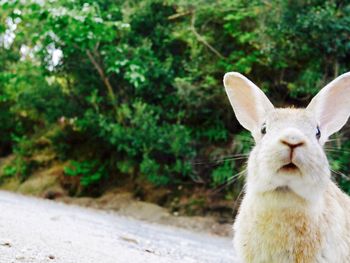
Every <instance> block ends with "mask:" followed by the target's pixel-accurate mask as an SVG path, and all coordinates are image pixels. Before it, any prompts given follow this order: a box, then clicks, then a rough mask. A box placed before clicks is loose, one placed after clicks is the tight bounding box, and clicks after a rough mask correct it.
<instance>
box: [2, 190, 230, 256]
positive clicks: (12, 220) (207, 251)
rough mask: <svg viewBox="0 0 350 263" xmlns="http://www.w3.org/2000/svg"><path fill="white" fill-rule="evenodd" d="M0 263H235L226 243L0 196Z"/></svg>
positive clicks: (92, 212) (29, 199)
mask: <svg viewBox="0 0 350 263" xmlns="http://www.w3.org/2000/svg"><path fill="white" fill-rule="evenodd" d="M0 211H1V212H0V262H1V263H11V262H25V263H31V262H35V263H41V262H58V263H90V262H91V263H92V262H93V263H97V262H98V263H124V262H125V263H141V262H142V263H148V262H155V263H163V262H164V263H172V262H181V263H187V262H188V263H193V262H198V263H206V262H208V263H229V262H230V263H237V260H236V259H235V256H234V252H233V249H232V242H231V239H230V238H224V237H217V236H214V235H209V234H201V233H193V232H191V231H189V230H183V229H179V228H176V227H167V226H164V225H159V224H155V223H153V224H152V223H147V222H144V221H138V220H135V219H131V218H128V217H125V216H120V215H118V214H116V213H112V212H110V213H108V212H104V211H99V210H94V209H87V208H81V207H77V206H72V205H66V204H62V203H55V202H52V201H48V200H42V199H37V198H32V197H24V196H21V195H17V194H13V193H9V192H0Z"/></svg>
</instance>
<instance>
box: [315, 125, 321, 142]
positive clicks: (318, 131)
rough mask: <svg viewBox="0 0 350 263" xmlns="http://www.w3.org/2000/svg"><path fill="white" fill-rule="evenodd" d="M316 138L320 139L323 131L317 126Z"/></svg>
mask: <svg viewBox="0 0 350 263" xmlns="http://www.w3.org/2000/svg"><path fill="white" fill-rule="evenodd" d="M316 138H317V140H319V139H320V138H321V131H320V128H319V127H318V126H317V131H316Z"/></svg>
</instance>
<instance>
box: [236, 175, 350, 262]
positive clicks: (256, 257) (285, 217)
mask: <svg viewBox="0 0 350 263" xmlns="http://www.w3.org/2000/svg"><path fill="white" fill-rule="evenodd" d="M234 233H235V238H234V243H235V244H234V245H235V248H236V250H237V253H238V254H239V256H240V258H242V259H244V262H262V263H263V262H265V263H271V262H284V263H287V262H295V263H313V262H317V263H330V262H332V263H345V262H349V261H350V201H349V198H348V197H347V196H346V195H345V194H343V193H342V192H341V191H340V190H339V188H338V187H337V186H336V185H334V183H333V182H329V186H328V187H327V189H326V191H325V194H324V199H322V200H319V202H316V203H314V204H312V205H310V204H308V203H306V202H305V201H304V200H303V199H301V198H300V197H299V196H297V195H296V194H294V193H293V192H291V191H289V190H277V192H273V193H267V194H262V195H259V196H249V195H247V196H246V197H245V198H244V200H243V202H242V205H241V208H240V212H239V215H238V216H237V218H236V221H235V224H234Z"/></svg>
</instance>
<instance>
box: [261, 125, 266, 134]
mask: <svg viewBox="0 0 350 263" xmlns="http://www.w3.org/2000/svg"><path fill="white" fill-rule="evenodd" d="M265 133H266V123H264V124H263V125H262V126H261V134H265Z"/></svg>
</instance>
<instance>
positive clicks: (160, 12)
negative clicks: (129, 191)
mask: <svg viewBox="0 0 350 263" xmlns="http://www.w3.org/2000/svg"><path fill="white" fill-rule="evenodd" d="M0 5H1V9H0V14H1V16H0V19H1V23H0V61H1V63H0V109H1V111H0V123H1V129H0V135H1V136H0V152H1V155H2V156H6V155H9V154H11V153H14V155H15V159H14V160H13V161H12V162H11V163H10V164H9V165H6V166H5V167H4V168H3V171H2V177H1V180H2V181H3V180H6V178H9V177H12V176H17V177H20V178H21V179H22V180H25V179H26V178H27V177H28V176H30V175H31V173H32V172H33V171H35V170H36V169H39V168H40V165H38V163H37V162H36V161H35V160H36V159H35V158H34V156H35V155H36V154H37V153H38V152H44V153H45V151H50V152H54V156H55V157H54V161H60V162H66V163H67V165H66V166H65V168H64V173H65V176H66V177H74V178H78V179H79V184H80V185H79V187H78V188H77V189H80V190H79V191H80V193H82V192H83V193H87V194H95V193H101V191H103V190H104V189H106V187H107V186H109V185H110V184H118V183H120V182H125V180H129V181H132V182H134V183H135V185H138V187H140V185H142V183H140V182H144V181H147V182H150V183H152V184H153V185H155V186H157V187H167V188H170V189H179V186H181V187H184V188H187V189H193V187H201V188H205V189H209V190H211V192H214V193H216V194H218V195H219V196H220V197H221V198H225V197H226V198H231V199H232V198H235V197H236V196H237V195H238V193H239V192H240V189H241V187H242V177H240V176H239V175H241V174H243V172H242V171H244V164H245V158H246V153H247V152H248V151H249V148H250V147H251V145H252V141H251V139H250V135H249V134H248V133H247V132H245V131H243V130H242V128H241V127H240V125H239V124H238V123H237V121H236V120H235V118H234V115H233V112H232V110H231V107H230V105H229V103H228V100H227V98H226V95H225V93H224V90H223V85H222V77H223V74H224V73H225V72H228V71H239V72H241V73H243V74H245V75H247V76H248V77H249V78H251V79H252V80H253V81H254V82H255V83H257V84H258V85H259V86H260V87H262V88H263V89H264V90H265V91H266V92H267V93H268V95H269V97H270V98H272V101H273V102H274V103H275V105H276V106H281V105H296V106H305V105H306V104H307V103H308V102H309V101H310V99H311V97H312V96H313V95H314V94H316V93H317V92H318V90H319V89H320V88H322V87H323V86H324V85H325V84H326V83H328V82H329V81H330V80H332V79H333V78H334V77H335V76H337V75H339V74H341V73H343V72H345V71H347V70H349V68H350V41H349V40H350V4H349V3H348V1H320V0H309V1H287V0H280V1H277V0H276V1H254V0H253V1H245V0H223V1H204V0H203V1H202V0H195V1H184V0H178V1H173V0H163V1H158V0H97V1H96V0H94V1H92V0H56V1H34V0H33V1H17V0H9V1H0ZM347 130H348V129H344V130H343V133H342V134H338V135H337V136H336V137H335V139H336V140H335V141H333V142H332V143H331V146H328V147H332V148H331V149H330V150H329V151H330V152H329V154H330V158H331V160H332V167H333V169H334V170H335V171H337V173H338V175H336V178H337V180H339V182H340V184H341V186H342V187H343V188H344V189H345V190H346V191H348V192H350V183H349V181H348V180H347V178H346V177H345V176H343V175H341V174H343V173H345V174H346V173H349V170H350V168H349V165H348V160H349V157H350V154H349V152H348V151H346V149H347V148H348V146H349V142H348V137H349V136H350V135H349V133H347ZM48 149H50V150H48ZM344 149H345V150H344ZM68 187H70V188H71V192H72V194H77V193H78V192H77V191H78V190H77V189H75V188H74V187H72V186H68ZM72 189H73V190H72ZM78 194H79V193H78Z"/></svg>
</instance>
